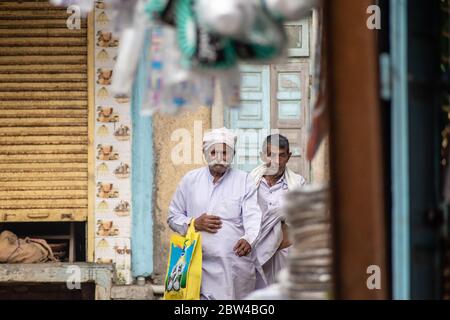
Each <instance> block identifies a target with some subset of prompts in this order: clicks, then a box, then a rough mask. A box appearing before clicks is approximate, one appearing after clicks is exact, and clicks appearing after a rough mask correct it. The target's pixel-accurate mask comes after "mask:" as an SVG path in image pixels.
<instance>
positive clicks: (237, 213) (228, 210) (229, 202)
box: [220, 198, 242, 220]
mask: <svg viewBox="0 0 450 320" xmlns="http://www.w3.org/2000/svg"><path fill="white" fill-rule="evenodd" d="M241 211H242V205H241V200H240V199H239V198H230V199H224V200H223V202H222V205H221V206H220V216H221V217H222V218H223V219H226V220H240V219H241Z"/></svg>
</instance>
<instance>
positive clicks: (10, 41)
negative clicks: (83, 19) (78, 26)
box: [0, 37, 86, 47]
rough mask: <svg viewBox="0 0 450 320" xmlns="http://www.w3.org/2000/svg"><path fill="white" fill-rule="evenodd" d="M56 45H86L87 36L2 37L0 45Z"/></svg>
mask: <svg viewBox="0 0 450 320" xmlns="http://www.w3.org/2000/svg"><path fill="white" fill-rule="evenodd" d="M43 45H45V46H55V47H70V46H85V45H86V37H77V38H47V37H36V38H0V47H6V46H16V47H28V46H43Z"/></svg>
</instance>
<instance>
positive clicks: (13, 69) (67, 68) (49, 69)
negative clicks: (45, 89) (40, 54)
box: [0, 48, 87, 76]
mask: <svg viewBox="0 0 450 320" xmlns="http://www.w3.org/2000/svg"><path fill="white" fill-rule="evenodd" d="M0 50H1V48H0ZM72 72H87V66H86V65H85V64H82V65H70V64H68V65H60V64H53V63H52V61H49V64H45V65H39V64H32V65H25V66H22V65H12V66H11V65H3V66H2V65H0V76H1V74H2V73H18V74H22V73H26V74H36V73H37V74H40V73H72Z"/></svg>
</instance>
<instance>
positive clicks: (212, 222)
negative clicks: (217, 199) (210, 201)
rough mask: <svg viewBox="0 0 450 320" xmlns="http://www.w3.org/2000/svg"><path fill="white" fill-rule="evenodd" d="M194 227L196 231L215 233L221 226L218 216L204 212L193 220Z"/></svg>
mask: <svg viewBox="0 0 450 320" xmlns="http://www.w3.org/2000/svg"><path fill="white" fill-rule="evenodd" d="M194 227H195V230H196V231H206V232H209V233H217V231H218V230H219V229H220V228H222V221H221V220H220V218H219V217H218V216H213V215H209V214H206V213H204V214H202V215H201V216H200V217H198V218H197V219H195V220H194Z"/></svg>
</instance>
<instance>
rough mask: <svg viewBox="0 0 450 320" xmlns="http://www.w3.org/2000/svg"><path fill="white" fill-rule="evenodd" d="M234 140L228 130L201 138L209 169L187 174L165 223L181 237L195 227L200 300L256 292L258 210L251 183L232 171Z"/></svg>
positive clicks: (239, 173) (244, 173) (248, 177)
mask: <svg viewBox="0 0 450 320" xmlns="http://www.w3.org/2000/svg"><path fill="white" fill-rule="evenodd" d="M236 140H237V137H236V136H235V135H234V134H233V133H231V132H230V131H229V130H227V129H226V128H222V129H216V130H213V131H212V132H210V133H208V134H206V135H205V136H204V138H203V153H204V156H205V159H206V161H207V163H208V166H207V167H203V168H200V169H196V170H193V171H191V172H189V173H187V174H186V175H185V176H184V177H183V179H182V180H181V182H180V184H179V185H178V188H177V190H176V192H175V195H174V196H173V199H172V202H171V204H170V207H169V216H168V219H167V222H168V224H169V226H170V228H171V229H172V230H174V231H176V232H178V233H180V234H185V233H186V232H187V228H188V225H189V224H190V223H192V222H193V223H194V226H195V229H196V230H197V231H200V232H201V235H202V249H203V250H202V251H203V267H202V285H201V298H202V299H221V300H223V299H243V298H244V297H245V296H247V295H248V294H249V293H250V292H252V291H253V290H254V289H255V284H256V272H255V264H256V256H255V254H254V252H253V250H252V249H253V244H254V241H255V239H256V238H257V236H258V234H259V231H260V227H261V216H262V213H261V210H260V208H259V206H258V203H257V192H256V187H255V184H254V182H253V179H252V178H251V177H250V175H249V174H248V173H246V172H243V171H240V170H237V169H233V168H231V167H230V164H231V162H232V160H233V157H234V153H235V152H234V149H235V144H236Z"/></svg>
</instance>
